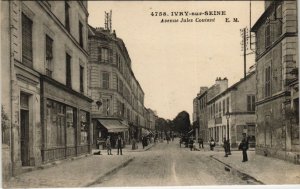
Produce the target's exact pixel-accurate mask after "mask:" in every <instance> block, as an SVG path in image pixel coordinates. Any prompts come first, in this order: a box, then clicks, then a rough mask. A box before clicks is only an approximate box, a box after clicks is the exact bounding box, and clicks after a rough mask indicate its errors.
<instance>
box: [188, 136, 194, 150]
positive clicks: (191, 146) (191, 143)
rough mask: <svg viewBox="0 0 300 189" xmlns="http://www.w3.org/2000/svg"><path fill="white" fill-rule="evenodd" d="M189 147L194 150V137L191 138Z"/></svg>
mask: <svg viewBox="0 0 300 189" xmlns="http://www.w3.org/2000/svg"><path fill="white" fill-rule="evenodd" d="M189 147H190V150H191V151H193V148H194V140H193V139H192V138H190V140H189Z"/></svg>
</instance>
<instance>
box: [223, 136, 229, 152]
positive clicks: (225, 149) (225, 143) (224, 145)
mask: <svg viewBox="0 0 300 189" xmlns="http://www.w3.org/2000/svg"><path fill="white" fill-rule="evenodd" d="M223 147H224V152H225V156H224V157H228V141H227V140H226V138H225V137H224V139H223Z"/></svg>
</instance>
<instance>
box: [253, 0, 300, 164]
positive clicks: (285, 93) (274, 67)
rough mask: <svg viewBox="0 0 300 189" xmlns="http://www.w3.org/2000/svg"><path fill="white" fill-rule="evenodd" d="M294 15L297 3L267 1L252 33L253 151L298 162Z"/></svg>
mask: <svg viewBox="0 0 300 189" xmlns="http://www.w3.org/2000/svg"><path fill="white" fill-rule="evenodd" d="M297 12H298V11H297V1H266V3H265V11H264V12H263V14H262V15H261V17H260V18H259V19H258V20H257V22H256V23H255V24H254V26H253V27H252V32H255V35H256V50H255V52H256V69H257V74H256V98H257V99H256V122H257V127H256V132H257V135H256V152H257V153H258V154H264V155H270V156H274V157H278V158H281V159H286V160H290V161H297V162H298V163H299V161H300V160H299V159H300V158H299V152H300V138H299V108H298V107H299V97H297V96H295V95H294V94H297V92H298V88H299V84H298V82H297V80H298V70H299V67H298V64H299V62H298V58H299V55H298V22H297ZM295 81H296V82H295ZM292 95H294V96H292Z"/></svg>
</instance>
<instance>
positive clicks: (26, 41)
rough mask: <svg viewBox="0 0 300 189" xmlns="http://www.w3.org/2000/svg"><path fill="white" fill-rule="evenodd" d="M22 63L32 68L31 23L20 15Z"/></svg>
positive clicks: (23, 15) (24, 16)
mask: <svg viewBox="0 0 300 189" xmlns="http://www.w3.org/2000/svg"><path fill="white" fill-rule="evenodd" d="M22 62H23V64H25V65H26V66H29V67H32V21H31V20H30V19H29V18H28V17H27V16H26V15H25V14H24V13H22Z"/></svg>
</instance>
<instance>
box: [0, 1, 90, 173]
mask: <svg viewBox="0 0 300 189" xmlns="http://www.w3.org/2000/svg"><path fill="white" fill-rule="evenodd" d="M1 17H2V18H3V19H1V29H2V31H1V67H2V80H1V81H2V90H1V92H2V107H3V110H4V112H5V114H7V118H8V119H7V120H6V124H5V125H6V128H5V129H3V126H2V129H3V130H2V136H3V140H2V143H3V144H4V145H8V146H9V148H8V149H9V150H10V153H9V157H5V159H2V160H3V162H2V163H3V167H5V169H4V170H3V173H4V174H8V175H6V176H11V175H17V174H19V173H21V172H22V171H24V170H25V169H24V168H25V167H34V166H40V165H41V164H44V163H47V162H52V161H54V160H59V159H64V158H68V157H72V156H77V155H80V154H87V153H90V151H91V148H90V145H91V132H90V131H91V130H90V129H91V127H90V106H91V102H92V99H91V98H89V97H88V95H89V91H88V86H87V73H88V72H87V61H88V53H87V17H88V11H87V2H86V1H1ZM5 154H7V153H5ZM7 168H8V169H7ZM4 178H5V175H4Z"/></svg>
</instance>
